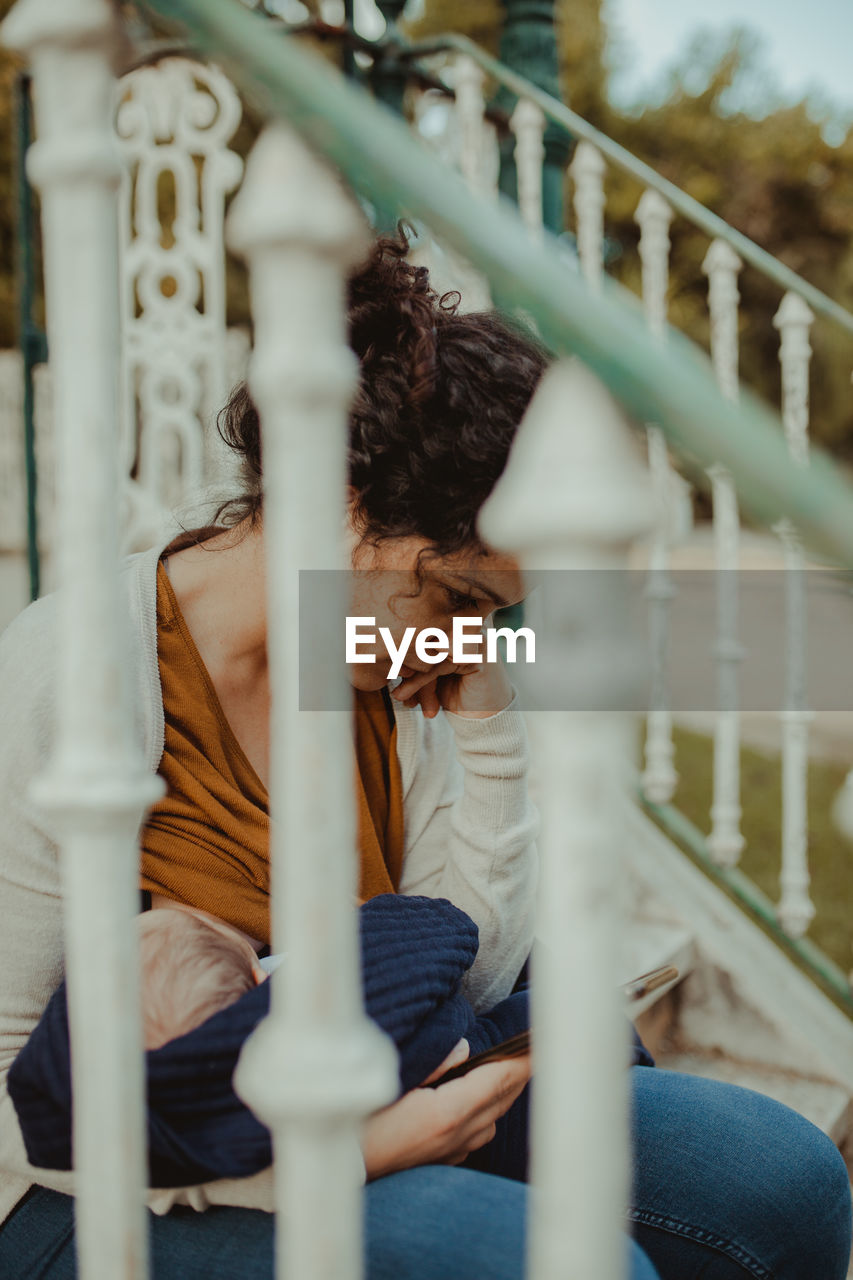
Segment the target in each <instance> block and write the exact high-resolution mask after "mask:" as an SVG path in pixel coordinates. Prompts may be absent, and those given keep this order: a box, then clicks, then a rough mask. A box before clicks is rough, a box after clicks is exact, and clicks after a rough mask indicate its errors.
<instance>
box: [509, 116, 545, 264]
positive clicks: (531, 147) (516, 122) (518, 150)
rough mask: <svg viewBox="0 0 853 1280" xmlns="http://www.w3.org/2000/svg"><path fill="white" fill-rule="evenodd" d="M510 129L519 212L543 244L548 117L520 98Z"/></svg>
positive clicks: (534, 235)
mask: <svg viewBox="0 0 853 1280" xmlns="http://www.w3.org/2000/svg"><path fill="white" fill-rule="evenodd" d="M509 127H510V129H512V131H513V133H514V134H515V171H516V176H517V180H518V209H519V212H520V214H521V220H522V222H523V223H524V225H525V226H526V227H527V230H528V231H529V232H530V234H531V236H533V237H534V239H537V240H541V239H542V234H543V231H544V227H543V225H542V166H543V164H544V162H545V143H544V141H543V139H544V137H545V116H544V113H543V111H542V108H541V107H538V106H537V105H536V103H535V102H531V101H530V99H529V98H519V100H518V104H517V106H516V108H515V110H514V111H513V113H512V118H511V119H510V122H509Z"/></svg>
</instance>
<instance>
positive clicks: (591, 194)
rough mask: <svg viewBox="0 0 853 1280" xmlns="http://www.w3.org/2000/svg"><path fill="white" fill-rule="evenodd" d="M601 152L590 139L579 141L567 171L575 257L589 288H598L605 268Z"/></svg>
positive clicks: (603, 167) (602, 162) (603, 166)
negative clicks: (572, 190)
mask: <svg viewBox="0 0 853 1280" xmlns="http://www.w3.org/2000/svg"><path fill="white" fill-rule="evenodd" d="M604 171H605V163H604V156H603V155H602V154H601V152H600V151H599V150H598V149H597V148H596V147H594V146H593V145H592V143H591V142H579V143H578V146H577V150H576V151H575V155H574V159H573V160H572V163H571V165H570V167H569V172H570V173H571V175H572V179H573V181H574V184H575V195H574V206H575V218H576V221H577V240H578V257H579V258H580V263H581V270H582V271H583V274H584V278H585V279H586V282H587V284H588V285H589V286H590V288H591V289H595V290H598V289H600V288H601V276H602V273H603V271H604Z"/></svg>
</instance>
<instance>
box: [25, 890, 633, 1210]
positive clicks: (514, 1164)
mask: <svg viewBox="0 0 853 1280" xmlns="http://www.w3.org/2000/svg"><path fill="white" fill-rule="evenodd" d="M359 916H360V937H361V961H362V977H363V984H364V1000H365V1007H366V1009H367V1013H368V1014H369V1016H370V1017H371V1018H373V1019H374V1020H375V1021H376V1022H377V1023H378V1024H379V1026H380V1027H381V1028H382V1030H383V1031H385V1032H386V1034H388V1035H389V1036H390V1037H391V1038H392V1040H393V1041H394V1044H395V1045H396V1047H397V1051H398V1053H399V1067H400V1089H401V1092H405V1091H407V1090H408V1089H411V1088H414V1087H415V1086H417V1085H418V1084H420V1083H421V1082H422V1081H423V1080H424V1079H425V1078H426V1077H427V1076H428V1075H429V1074H430V1073H431V1072H432V1071H433V1070H435V1068H436V1067H437V1066H438V1065H439V1064H440V1063H441V1062H443V1060H444V1059H445V1058H446V1057H447V1055H448V1053H449V1052H450V1050H451V1049H452V1048H453V1046H454V1045H455V1044H456V1043H457V1041H459V1040H460V1039H461V1038H462V1037H463V1036H464V1037H465V1038H466V1039H467V1040H468V1042H469V1044H470V1046H471V1053H472V1054H474V1053H479V1052H480V1051H482V1050H483V1049H486V1048H489V1047H490V1046H491V1045H494V1044H499V1043H500V1042H501V1041H503V1040H505V1039H507V1038H508V1037H510V1036H512V1035H515V1034H516V1033H517V1032H519V1031H522V1030H524V1029H525V1028H526V1027H527V1026H528V1025H529V1008H528V997H527V991H526V989H522V990H518V991H516V992H514V993H513V994H512V995H510V996H509V997H508V998H507V999H506V1000H504V1001H502V1002H501V1004H499V1005H498V1006H497V1007H496V1008H495V1009H493V1010H492V1011H491V1012H490V1013H489V1014H488V1015H487V1016H483V1017H477V1016H476V1015H475V1014H474V1011H473V1009H472V1008H471V1005H470V1004H469V1003H468V1001H467V1000H466V999H465V997H464V996H463V995H462V994H461V992H460V990H459V984H460V982H461V979H462V977H463V975H464V974H465V973H466V972H467V970H468V969H469V968H470V967H471V965H472V963H473V961H474V957H475V956H476V954H477V941H478V936H477V926H476V925H475V924H474V922H473V921H472V920H471V919H470V917H468V916H467V915H466V914H465V913H464V912H463V911H460V910H459V909H458V908H457V907H454V906H453V905H452V903H450V902H447V901H445V900H444V899H441V898H419V897H407V896H405V895H395V894H383V895H381V896H380V897H377V898H373V899H371V900H370V901H369V902H367V903H365V904H364V905H363V906H362V907H361V908H360V911H359ZM270 981H273V982H274V981H276V977H275V975H273V977H272V978H271V979H270ZM269 996H270V992H269V982H264V983H262V984H261V985H260V986H258V987H255V988H253V989H252V990H251V991H248V992H247V993H246V994H245V995H244V996H242V997H241V998H240V999H239V1000H237V1001H236V1002H235V1003H234V1004H232V1005H229V1006H228V1007H227V1008H226V1009H222V1010H220V1012H219V1013H216V1014H214V1015H213V1017H211V1018H209V1019H208V1020H207V1021H206V1022H204V1023H203V1024H202V1025H201V1026H199V1027H196V1028H195V1029H194V1030H192V1031H190V1032H188V1033H187V1034H186V1035H184V1036H180V1037H178V1038H177V1039H176V1040H171V1041H170V1042H169V1043H168V1044H165V1045H163V1046H162V1048H160V1049H154V1050H151V1051H149V1052H148V1053H147V1054H146V1066H147V1096H148V1113H147V1120H148V1158H149V1181H150V1185H151V1186H152V1187H168V1186H185V1185H191V1184H194V1183H200V1182H208V1181H211V1180H214V1179H217V1178H228V1177H234V1178H239V1177H244V1176H248V1175H249V1174H252V1173H256V1172H258V1171H259V1170H261V1169H264V1168H266V1167H267V1166H268V1165H269V1164H270V1162H271V1158H272V1153H271V1146H270V1135H269V1131H268V1130H267V1129H266V1127H265V1126H264V1125H263V1124H261V1122H260V1121H259V1120H257V1119H256V1118H255V1116H254V1115H253V1114H252V1112H251V1111H250V1110H249V1109H248V1107H246V1106H245V1104H244V1103H243V1102H241V1101H240V1099H239V1098H238V1097H237V1095H236V1094H235V1092H234V1089H233V1087H232V1084H231V1078H232V1075H233V1072H234V1068H235V1066H236V1064H237V1058H238V1056H239V1053H240V1049H241V1047H242V1045H243V1042H244V1041H245V1040H246V1038H247V1037H248V1036H249V1035H250V1034H251V1032H252V1031H253V1030H254V1028H255V1027H256V1026H257V1024H258V1023H259V1022H260V1021H261V1019H262V1018H263V1017H264V1016H265V1015H266V1013H267V1012H268V1010H269ZM644 1052H645V1051H643V1053H644ZM643 1060H644V1059H643V1058H642V1056H638V1055H637V1052H636V1051H635V1056H634V1061H643ZM646 1060H648V1061H649V1062H651V1060H650V1059H648V1055H646ZM8 1089H9V1095H10V1097H11V1099H12V1102H13V1103H14V1106H15V1109H16V1111H17V1114H18V1120H19V1122H20V1125H21V1131H22V1134H23V1138H24V1144H25V1146H26V1151H27V1158H28V1159H29V1161H30V1163H31V1164H33V1165H35V1166H37V1167H41V1168H48V1169H70V1168H71V1104H72V1096H71V1063H70V1048H69V1039H68V1013H67V1006H66V999H65V984H64V982H63V983H62V984H61V985H60V987H59V988H58V989H57V991H56V992H55V994H54V995H53V996H52V998H51V1000H50V1001H49V1003H48V1005H47V1008H46V1009H45V1011H44V1014H43V1015H42V1018H41V1020H40V1022H39V1023H38V1025H37V1026H36V1027H35V1029H34V1030H33V1032H32V1035H31V1036H30V1038H29V1040H28V1041H27V1044H26V1045H25V1046H24V1048H23V1049H22V1050H21V1052H20V1053H19V1054H18V1056H17V1058H16V1059H15V1061H14V1062H13V1064H12V1066H11V1068H10V1071H9V1076H8ZM527 1094H528V1090H525V1091H524V1093H523V1094H522V1096H521V1098H519V1100H518V1101H517V1102H516V1103H515V1104H514V1106H513V1107H512V1108H511V1110H510V1112H509V1113H508V1115H507V1116H506V1117H504V1119H503V1120H502V1121H501V1122H500V1124H499V1133H498V1136H497V1138H496V1140H495V1142H494V1143H491V1144H489V1147H487V1148H484V1150H483V1152H482V1153H479V1152H478V1153H475V1157H474V1158H472V1159H476V1160H477V1167H479V1168H489V1169H491V1171H492V1172H502V1173H504V1175H505V1176H510V1177H520V1178H523V1177H524V1174H525V1167H526V1147H527V1135H526V1130H527ZM484 1162H485V1163H484Z"/></svg>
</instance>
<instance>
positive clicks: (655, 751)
mask: <svg viewBox="0 0 853 1280" xmlns="http://www.w3.org/2000/svg"><path fill="white" fill-rule="evenodd" d="M634 217H635V219H636V221H637V223H638V224H639V226H640V246H639V248H640V261H641V262H642V267H643V309H644V311H645V315H646V323H647V324H648V326H649V329H650V330H651V332H652V333H653V334H654V335H655V336H656V337H657V338H658V340H659V341H661V342H663V341H664V340H665V338H666V316H667V302H666V297H667V291H668V288H669V224H670V222H671V221H672V209H671V208H670V206H669V205H668V204H667V202H666V201H665V200H664V198H663V196H661V195H659V194H658V193H657V192H656V191H651V190H647V191H645V192H644V193H643V195H642V196H641V198H640V202H639V204H638V205H637V212H636V214H635V215H634ZM646 435H647V438H648V446H649V466H650V469H651V474H652V483H653V485H654V492H655V506H656V509H657V513H658V518H657V520H656V522H655V529H654V533H653V535H652V543H651V557H650V564H649V585H648V588H647V592H646V595H647V598H648V600H649V602H650V608H649V624H650V630H651V637H650V638H651V656H652V688H651V697H650V703H649V714H648V717H647V721H646V752H645V756H646V767H645V769H644V771H643V776H642V787H643V791H644V793H645V794H646V795H647V796H648V797H649V799H650V800H654V801H656V802H657V803H658V804H664V803H666V802H667V801H669V800H671V799H672V797H673V795H674V793H675V788H676V786H677V785H678V774H677V773H676V771H675V768H674V766H673V756H674V753H675V747H674V744H673V740H672V712H671V711H670V707H669V702H670V693H669V636H670V609H671V604H672V599H673V596H674V595H675V587H674V585H673V582H672V579H671V577H670V575H669V572H668V570H669V548H670V543H671V540H672V538H673V534H674V531H675V530H674V526H675V524H676V521H675V520H674V519H673V511H672V507H673V503H674V502H676V501H677V490H676V483H677V482H676V478H675V475H674V472H673V469H672V467H671V466H670V463H669V454H668V452H667V448H666V440H665V438H664V435H663V432H662V431H661V429H660V427H655V426H652V425H647V427H646Z"/></svg>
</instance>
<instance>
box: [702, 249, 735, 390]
mask: <svg viewBox="0 0 853 1280" xmlns="http://www.w3.org/2000/svg"><path fill="white" fill-rule="evenodd" d="M742 266H743V263H742V262H741V260H740V258H739V257H738V256H737V254H736V253H735V251H734V249H732V248H731V246H730V245H728V244H726V242H725V240H714V241H713V242H712V244H711V247H710V249H709V250H708V252H707V253H706V254H705V259H704V261H703V263H702V270H703V271H704V273H705V275H706V276H707V277H708V307H709V310H710V314H711V360H712V362H713V365H714V373H715V374H716V375H717V382H718V384H719V387H720V390H721V391H722V393H723V395H724V396H725V397H726V399H727V400H731V401H732V403H736V402H737V399H738V392H739V385H738V363H739V361H738V303H739V301H740V293H739V292H738V287H737V278H738V272H739V271H740V269H741V267H742Z"/></svg>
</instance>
